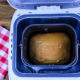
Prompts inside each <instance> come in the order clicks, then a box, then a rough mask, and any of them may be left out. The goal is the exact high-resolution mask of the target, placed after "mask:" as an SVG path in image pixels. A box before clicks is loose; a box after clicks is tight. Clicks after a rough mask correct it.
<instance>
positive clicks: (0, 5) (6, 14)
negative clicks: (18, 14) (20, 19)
mask: <svg viewBox="0 0 80 80" xmlns="http://www.w3.org/2000/svg"><path fill="white" fill-rule="evenodd" d="M14 11H15V10H14V9H13V8H12V7H10V5H9V4H8V3H7V0H0V25H2V26H4V27H5V28H7V29H8V30H9V29H10V23H11V19H12V15H13V13H14Z"/></svg>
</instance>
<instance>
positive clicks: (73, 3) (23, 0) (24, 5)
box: [7, 0, 80, 9]
mask: <svg viewBox="0 0 80 80" xmlns="http://www.w3.org/2000/svg"><path fill="white" fill-rule="evenodd" d="M7 1H8V2H9V4H10V5H11V6H12V7H13V8H15V9H36V7H37V6H42V5H46V6H48V5H49V6H50V5H55V6H56V5H60V6H61V8H73V7H79V6H80V1H77V0H7Z"/></svg>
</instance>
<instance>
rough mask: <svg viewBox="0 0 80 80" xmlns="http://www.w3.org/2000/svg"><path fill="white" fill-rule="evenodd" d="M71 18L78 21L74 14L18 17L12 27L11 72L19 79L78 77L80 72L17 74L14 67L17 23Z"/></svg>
mask: <svg viewBox="0 0 80 80" xmlns="http://www.w3.org/2000/svg"><path fill="white" fill-rule="evenodd" d="M69 16H70V17H73V18H76V19H77V20H79V21H80V17H79V16H78V15H75V14H54V15H53V14H52V15H51V14H50V15H46V14H45V15H23V16H20V17H19V18H18V19H16V21H15V23H14V25H13V27H14V29H13V37H14V38H13V43H14V45H13V55H12V64H13V65H12V69H13V72H14V74H16V75H17V76H19V77H80V72H78V73H75V72H74V73H64V74H59V73H51V74H47V73H44V74H41V73H21V72H19V71H18V70H17V69H16V65H15V62H16V50H17V43H18V42H17V35H15V34H17V25H18V23H19V21H20V20H21V19H24V18H31V17H43V18H44V17H47V18H49V17H51V18H54V17H69Z"/></svg>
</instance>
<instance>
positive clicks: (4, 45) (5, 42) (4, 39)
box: [0, 26, 9, 79]
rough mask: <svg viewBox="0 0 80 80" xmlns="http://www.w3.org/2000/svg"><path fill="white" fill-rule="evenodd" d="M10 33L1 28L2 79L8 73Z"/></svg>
mask: <svg viewBox="0 0 80 80" xmlns="http://www.w3.org/2000/svg"><path fill="white" fill-rule="evenodd" d="M8 47H9V31H8V30H6V29H5V28H3V27H1V26H0V79H3V78H4V77H5V75H6V73H7V71H8Z"/></svg>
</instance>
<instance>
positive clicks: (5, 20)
mask: <svg viewBox="0 0 80 80" xmlns="http://www.w3.org/2000/svg"><path fill="white" fill-rule="evenodd" d="M14 11H15V10H14V9H13V8H12V7H10V5H9V4H8V3H7V0H0V26H3V27H5V28H6V29H8V30H10V24H11V19H12V16H13V13H14ZM4 80H8V78H5V79H4Z"/></svg>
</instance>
